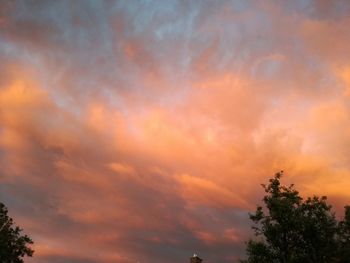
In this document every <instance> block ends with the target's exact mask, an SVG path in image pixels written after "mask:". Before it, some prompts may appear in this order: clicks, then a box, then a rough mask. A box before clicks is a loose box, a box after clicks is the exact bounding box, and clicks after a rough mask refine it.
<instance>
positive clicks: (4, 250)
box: [0, 203, 34, 263]
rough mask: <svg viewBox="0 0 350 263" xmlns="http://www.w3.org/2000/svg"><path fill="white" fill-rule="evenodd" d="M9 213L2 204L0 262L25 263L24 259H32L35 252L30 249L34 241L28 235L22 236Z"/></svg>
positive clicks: (0, 216)
mask: <svg viewBox="0 0 350 263" xmlns="http://www.w3.org/2000/svg"><path fill="white" fill-rule="evenodd" d="M7 213H8V211H7V208H6V206H5V205H4V204H3V203H0V262H1V263H23V259H22V258H23V257H24V256H29V257H31V256H32V255H33V253H34V251H33V250H32V249H31V248H30V246H28V245H31V244H33V241H32V240H31V238H30V237H28V236H27V235H21V232H22V229H20V228H19V227H18V226H15V225H14V222H13V219H12V218H11V217H9V216H8V215H7Z"/></svg>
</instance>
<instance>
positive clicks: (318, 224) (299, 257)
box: [241, 172, 350, 263]
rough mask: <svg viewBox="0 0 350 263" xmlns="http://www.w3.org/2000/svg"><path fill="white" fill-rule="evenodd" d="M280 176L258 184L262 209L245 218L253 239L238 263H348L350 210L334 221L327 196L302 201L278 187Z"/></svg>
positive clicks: (293, 192)
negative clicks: (264, 183) (252, 230)
mask: <svg viewBox="0 0 350 263" xmlns="http://www.w3.org/2000/svg"><path fill="white" fill-rule="evenodd" d="M282 174H283V172H279V173H277V174H276V175H275V177H274V178H272V179H270V181H269V184H268V185H262V186H263V188H264V190H265V192H266V195H265V196H264V198H263V200H262V201H263V204H264V207H262V206H258V207H257V209H256V211H255V213H254V214H250V215H249V216H250V219H251V220H252V221H253V222H254V225H253V227H252V228H253V229H254V232H255V236H256V238H255V239H251V240H250V241H248V242H247V255H248V259H247V260H242V261H241V262H244V263H346V262H349V263H350V207H349V206H346V207H345V216H344V219H343V220H342V221H339V222H338V221H337V220H336V217H335V214H334V212H332V207H331V206H330V205H328V204H327V197H325V196H323V197H317V196H314V197H309V198H307V199H305V200H304V199H303V198H301V197H300V195H299V192H298V191H297V190H295V188H294V186H293V185H290V186H284V185H281V182H280V179H281V176H282Z"/></svg>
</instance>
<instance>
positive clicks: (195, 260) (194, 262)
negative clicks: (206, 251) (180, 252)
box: [190, 254, 203, 263]
mask: <svg viewBox="0 0 350 263" xmlns="http://www.w3.org/2000/svg"><path fill="white" fill-rule="evenodd" d="M202 261H203V260H202V259H201V258H199V257H198V256H197V255H196V254H194V255H193V257H191V261H190V263H202Z"/></svg>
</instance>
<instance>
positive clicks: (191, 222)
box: [0, 1, 350, 263]
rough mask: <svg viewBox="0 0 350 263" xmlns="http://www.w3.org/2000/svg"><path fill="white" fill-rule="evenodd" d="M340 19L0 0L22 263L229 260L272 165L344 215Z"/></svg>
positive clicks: (306, 13)
mask: <svg viewBox="0 0 350 263" xmlns="http://www.w3.org/2000/svg"><path fill="white" fill-rule="evenodd" d="M347 6H348V4H346V2H343V1H339V2H337V3H336V4H335V5H334V6H333V5H332V7H331V8H329V7H327V3H325V2H322V1H320V2H319V1H317V2H314V1H310V2H308V3H306V2H303V1H297V2H295V3H294V2H293V3H288V4H286V3H281V2H278V3H277V4H276V3H275V2H273V3H272V2H269V1H267V2H264V3H250V2H247V1H235V2H225V1H224V2H220V3H209V2H207V3H206V2H191V3H187V2H176V1H164V2H162V3H158V2H152V1H151V2H138V1H136V2H130V3H129V2H117V3H109V2H101V3H96V2H90V1H87V2H84V3H80V4H79V5H78V4H70V3H68V2H61V1H59V2H57V3H54V4H52V3H50V4H48V3H42V2H37V3H32V2H23V1H15V2H6V3H5V2H4V8H2V9H1V11H0V59H1V61H2V62H3V63H2V66H1V70H0V167H1V169H0V199H1V201H3V202H5V203H6V205H7V206H8V207H9V210H10V212H11V215H13V217H14V218H15V219H16V222H18V224H19V225H20V226H22V227H23V228H24V229H25V231H26V232H27V233H28V234H30V235H31V236H32V237H33V239H34V240H35V247H34V249H35V250H36V253H35V258H34V259H33V260H32V261H33V262H34V261H35V262H67V261H69V262H106V263H107V262H116V261H117V262H126V263H127V262H137V261H139V262H182V261H186V260H187V259H188V257H189V256H190V255H191V254H192V253H193V252H194V251H196V252H197V251H198V252H200V253H201V254H200V255H202V257H203V258H204V259H205V260H206V262H218V261H220V262H232V260H236V259H237V258H238V257H240V256H242V255H244V241H245V240H246V239H247V238H248V237H249V236H250V234H251V232H250V230H249V222H248V214H247V213H248V211H250V210H252V209H253V208H254V206H255V204H256V203H258V202H259V201H260V200H261V198H262V195H263V191H262V189H261V187H260V183H264V182H266V181H267V179H268V178H269V177H271V176H272V175H273V174H274V172H276V171H279V170H281V169H283V170H285V171H286V176H285V178H284V180H285V182H286V183H295V184H296V186H297V188H298V189H300V190H301V193H302V194H304V195H309V194H314V193H316V194H320V195H329V196H330V199H331V200H334V202H335V206H336V208H337V209H338V210H339V209H340V207H341V206H342V204H341V203H344V204H345V202H346V200H348V199H349V195H348V193H347V191H346V189H348V187H347V186H348V181H349V180H348V179H349V178H348V177H349V172H350V167H349V165H348V163H349V162H348V156H349V154H348V150H347V149H348V147H347V146H348V144H349V139H348V138H349V134H348V130H349V129H348V126H349V118H348V116H349V107H348V103H347V99H348V95H349V94H348V93H349V92H348V90H349V87H348V86H349V77H348V75H349V74H348V71H349V70H348V69H349V67H350V65H349V63H348V59H347V54H349V52H348V51H349V50H348V46H349V45H348V44H349V35H348V34H347V30H346V29H347V28H348V25H349V20H348V18H347V17H346V16H345V15H344V10H347V9H346V8H348V7H347Z"/></svg>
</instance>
